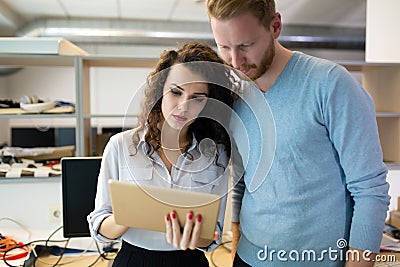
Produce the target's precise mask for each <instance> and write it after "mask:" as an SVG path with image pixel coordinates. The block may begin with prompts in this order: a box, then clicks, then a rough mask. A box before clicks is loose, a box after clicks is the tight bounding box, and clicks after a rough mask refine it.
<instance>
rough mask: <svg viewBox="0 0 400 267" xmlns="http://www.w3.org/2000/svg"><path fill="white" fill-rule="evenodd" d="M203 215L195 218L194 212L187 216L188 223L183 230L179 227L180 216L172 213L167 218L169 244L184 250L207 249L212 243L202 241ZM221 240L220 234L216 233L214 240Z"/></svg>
mask: <svg viewBox="0 0 400 267" xmlns="http://www.w3.org/2000/svg"><path fill="white" fill-rule="evenodd" d="M201 220H202V217H201V214H198V215H196V216H194V214H193V212H189V213H188V214H187V215H186V222H185V226H184V227H183V229H181V227H180V225H179V219H178V214H177V213H176V212H175V211H172V212H171V213H170V214H168V215H166V216H165V226H166V237H167V242H168V243H169V244H171V245H173V246H174V247H177V248H180V249H182V250H186V249H188V248H189V249H192V250H193V249H196V248H197V247H206V246H208V245H210V241H209V240H208V241H205V240H203V239H200V231H201ZM218 239H219V234H218V232H215V236H214V240H218Z"/></svg>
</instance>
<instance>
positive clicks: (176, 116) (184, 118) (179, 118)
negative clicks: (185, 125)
mask: <svg viewBox="0 0 400 267" xmlns="http://www.w3.org/2000/svg"><path fill="white" fill-rule="evenodd" d="M172 117H173V118H174V119H175V120H177V121H187V118H186V117H185V116H181V115H172Z"/></svg>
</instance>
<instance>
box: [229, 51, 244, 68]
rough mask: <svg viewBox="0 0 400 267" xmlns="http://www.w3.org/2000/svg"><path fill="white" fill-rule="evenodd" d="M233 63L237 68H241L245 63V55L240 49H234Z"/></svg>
mask: <svg viewBox="0 0 400 267" xmlns="http://www.w3.org/2000/svg"><path fill="white" fill-rule="evenodd" d="M231 65H232V66H233V67H234V68H235V69H239V68H240V67H241V66H243V65H244V55H243V53H242V52H241V51H240V50H238V49H232V51H231Z"/></svg>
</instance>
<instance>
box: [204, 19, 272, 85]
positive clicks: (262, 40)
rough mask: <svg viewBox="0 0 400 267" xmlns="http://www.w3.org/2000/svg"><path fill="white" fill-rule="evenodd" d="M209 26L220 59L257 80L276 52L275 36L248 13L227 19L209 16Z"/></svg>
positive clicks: (266, 68)
mask: <svg viewBox="0 0 400 267" xmlns="http://www.w3.org/2000/svg"><path fill="white" fill-rule="evenodd" d="M211 28H212V30H213V33H214V38H215V41H216V43H217V46H218V50H219V52H220V55H221V56H222V58H223V59H224V60H225V61H226V62H227V63H228V64H230V65H231V66H232V67H233V68H235V69H238V70H240V71H241V72H242V73H243V74H246V75H247V76H248V77H249V78H250V79H252V80H257V79H258V78H260V77H261V76H262V75H263V74H264V73H265V72H266V71H267V70H268V68H269V67H270V65H271V64H272V61H273V59H274V55H275V46H274V38H273V35H272V32H271V31H268V30H267V29H266V28H265V27H264V26H263V25H261V24H260V23H259V21H258V20H257V18H256V17H254V16H253V15H252V14H250V13H245V14H243V15H240V16H236V17H233V18H231V19H228V20H217V19H215V18H211Z"/></svg>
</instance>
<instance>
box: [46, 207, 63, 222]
mask: <svg viewBox="0 0 400 267" xmlns="http://www.w3.org/2000/svg"><path fill="white" fill-rule="evenodd" d="M61 219H62V211H61V206H50V207H49V221H50V222H61Z"/></svg>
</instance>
